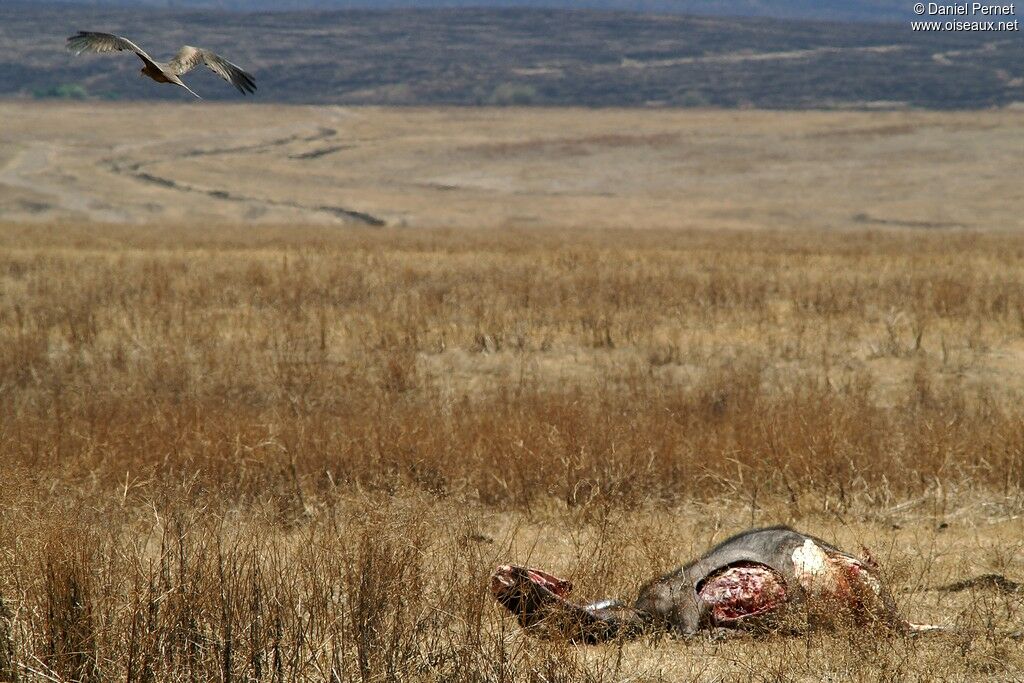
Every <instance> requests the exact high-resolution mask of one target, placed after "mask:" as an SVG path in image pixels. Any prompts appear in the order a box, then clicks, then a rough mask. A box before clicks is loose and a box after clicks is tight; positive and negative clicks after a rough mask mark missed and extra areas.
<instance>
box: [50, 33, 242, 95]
mask: <svg viewBox="0 0 1024 683" xmlns="http://www.w3.org/2000/svg"><path fill="white" fill-rule="evenodd" d="M68 49H69V50H73V51H74V52H75V54H82V53H83V52H119V51H121V50H131V51H132V52H134V53H135V54H137V55H138V56H139V59H141V60H142V63H143V64H145V66H144V67H142V71H141V72H140V74H139V75H141V76H149V77H150V78H152V79H153V80H154V81H156V82H157V83H173V84H174V85H180V86H181V87H182V88H184V89H185V90H188V91H189V92H190V93H192V94H193V95H195V96H196V97H199V95H196V93H195V91H194V90H192V88H190V87H188V86H187V85H185V84H184V83H183V82H182V81H181V78H180V77H181V76H184V75H185V74H187V73H188V72H189V71H191V70H192V69H194V68H196V67H197V66H199V65H200V64H206V66H208V67H209V68H210V71H212V72H213V73H215V74H217V75H218V76H220V77H221V78H223V79H224V80H225V81H227V82H228V83H230V84H231V85H233V86H235V87H236V88H238V92H240V93H242V94H243V95H245V94H246V93H251V92H255V91H256V81H254V80H253V78H252V74H250V73H247V72H246V71H244V70H242V69H241V68H239V67H238V66H236V65H234V64H232V63H231V62H229V61H228V60H226V59H224V58H223V57H221V56H220V55H218V54H215V53H213V52H211V51H209V50H204V49H202V48H199V47H192V46H191V45H185V46H183V47H182V48H181V49H180V50H178V54H176V55H174V58H173V59H172V60H171V61H169V62H167V63H166V64H162V63H160V62H157V61H154V59H153V58H152V57H150V56H149V55H148V54H146V51H145V50H143V49H142V48H141V47H139V46H138V45H136V44H135V43H133V42H132V41H130V40H128V39H127V38H123V37H121V36H116V35H114V34H113V33H94V32H92V31H79V32H78V33H77V34H75V35H73V36H71V37H70V38H68ZM199 99H202V98H201V97H199Z"/></svg>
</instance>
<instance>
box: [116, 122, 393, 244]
mask: <svg viewBox="0 0 1024 683" xmlns="http://www.w3.org/2000/svg"><path fill="white" fill-rule="evenodd" d="M336 135H337V131H336V130H335V129H333V128H328V127H321V128H319V129H318V130H317V132H316V133H313V134H310V135H302V134H299V133H296V134H293V135H289V136H286V137H281V138H274V139H272V140H267V141H265V142H258V143H254V144H251V145H236V146H233V147H214V148H209V149H190V150H188V151H185V152H183V153H181V154H178V155H172V156H169V157H164V158H159V159H153V160H150V161H129V160H127V159H123V158H122V159H105V160H103V161H102V162H101V163H103V165H104V166H106V168H107V169H108V170H109V171H110V172H112V173H114V174H116V175H121V176H124V177H129V178H132V179H134V180H137V181H140V182H144V183H148V184H150V185H156V186H159V187H162V188H165V189H169V190H176V191H178V192H185V193H193V194H201V195H205V196H207V197H211V198H213V199H219V200H223V201H230V202H240V203H256V204H262V205H264V206H273V207H280V208H287V209H298V210H300V211H310V212H319V213H327V214H330V215H332V216H334V217H335V218H339V219H341V220H348V221H354V222H356V223H361V224H363V225H367V226H371V227H383V226H385V225H387V221H385V220H384V219H383V218H380V217H378V216H374V215H373V214H370V213H367V212H365V211H357V210H355V209H349V208H347V207H344V206H334V205H330V204H319V205H309V204H302V203H300V202H293V201H287V200H280V199H269V198H267V197H253V196H249V195H245V194H240V193H237V192H233V191H231V190H226V189H222V188H211V187H204V186H201V185H195V184H191V183H185V182H181V181H178V180H174V179H173V178H168V177H166V176H161V175H157V174H155V173H152V172H151V171H148V170H146V168H147V167H149V166H152V165H154V164H159V163H165V162H168V161H173V160H176V159H191V158H196V157H206V156H217V155H223V154H238V153H246V152H257V153H258V152H263V151H267V150H270V149H274V148H277V147H283V146H285V145H289V144H292V143H295V142H322V141H326V140H330V139H332V138H334V137H335V136H336ZM344 148H345V146H344V145H338V146H336V147H329V148H326V149H324V148H320V149H316V150H313V151H311V152H306V153H304V154H298V155H292V156H290V157H289V158H293V159H313V158H317V157H319V156H324V155H325V154H329V153H332V152H335V151H338V150H340V149H344Z"/></svg>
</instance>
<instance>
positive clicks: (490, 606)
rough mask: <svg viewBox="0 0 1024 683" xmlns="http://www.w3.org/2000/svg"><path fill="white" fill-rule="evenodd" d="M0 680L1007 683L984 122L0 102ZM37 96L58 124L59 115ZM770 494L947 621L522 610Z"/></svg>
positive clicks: (694, 534) (1000, 367)
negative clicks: (656, 627)
mask: <svg viewBox="0 0 1024 683" xmlns="http://www.w3.org/2000/svg"><path fill="white" fill-rule="evenodd" d="M0 120H3V122H4V124H3V126H2V127H0V601H2V605H0V680H9V679H12V678H14V677H18V678H19V679H20V680H27V681H51V683H52V682H53V681H73V680H74V681H77V680H81V681H100V680H104V681H105V680H124V681H129V682H143V681H210V680H219V681H275V682H276V681H349V680H360V681H386V680H398V681H431V682H434V681H470V680H479V681H535V682H538V683H539V682H541V681H561V682H566V683H568V682H575V681H588V682H594V683H604V682H610V681H690V680H693V681H709V682H710V681H733V680H743V681H820V680H831V681H847V680H848V681H861V680H874V681H891V680H922V681H924V680H935V679H946V680H957V681H966V680H972V681H973V680H978V681H991V680H1014V681H1015V680H1021V678H1022V668H1024V655H1022V651H1021V647H1020V643H1019V641H1017V640H1014V639H1013V638H1011V637H1010V636H1011V634H1013V633H1014V632H1018V631H1020V630H1021V629H1022V628H1024V600H1022V597H1024V596H1022V595H1021V594H1019V593H1017V594H1014V593H1005V592H1000V591H997V590H994V589H991V588H984V587H976V588H974V589H972V590H969V591H963V592H955V593H954V592H947V591H941V590H935V589H936V588H938V587H941V586H944V585H947V584H949V583H951V582H955V581H959V580H962V579H966V578H970V577H974V576H977V575H980V574H984V573H997V574H1002V575H1005V576H1007V577H1009V578H1010V579H1013V580H1016V581H1021V580H1024V534H1022V522H1021V520H1022V515H1024V488H1022V484H1024V431H1022V430H1021V424H1022V420H1024V407H1022V406H1021V403H1020V397H1021V395H1022V392H1024V285H1022V281H1021V272H1024V271H1022V266H1024V242H1022V240H1021V237H1020V235H1021V233H1020V228H1022V227H1024V223H1022V221H1024V219H1022V216H1024V197H1022V196H1021V194H1020V193H1019V191H1018V190H1019V188H1018V185H1019V181H1018V180H1017V171H1019V154H1018V153H1017V149H1019V141H1020V138H1021V118H1020V116H1019V115H1017V114H1015V113H1014V112H1012V111H987V112H972V113H952V114H936V113H921V112H908V113H878V114H866V113H813V112H810V113H780V112H757V111H749V112H715V111H695V112H694V111H691V112H636V111H624V110H599V111H586V110H578V109H572V110H560V109H551V110H511V109H505V110H488V109H440V110H428V109H402V110H391V109H345V108H337V107H323V108H314V107H305V108H292V107H269V106H268V107H229V106H210V105H205V104H204V105H203V106H202V107H192V106H189V107H186V106H180V107H173V106H167V107H157V106H152V105H133V106H115V105H98V104H81V105H73V106H45V107H44V106H42V105H33V104H26V103H12V102H7V103H0ZM69 122H74V123H73V125H69ZM775 523H789V524H792V525H794V526H796V527H798V528H800V529H801V530H804V531H807V532H810V533H814V534H816V535H819V536H822V537H824V538H826V539H829V540H832V541H834V542H836V543H838V544H839V545H841V546H842V547H844V548H847V549H849V550H851V551H854V552H859V550H860V548H861V547H862V546H864V547H867V548H868V549H870V550H871V552H872V554H873V555H874V556H875V557H876V558H877V559H878V560H879V562H880V564H881V566H882V570H883V572H884V575H885V577H886V579H887V580H888V581H889V582H890V583H891V585H892V587H893V591H894V594H895V596H896V599H897V601H898V602H899V604H900V607H901V609H902V610H903V612H904V613H905V614H906V615H907V616H908V617H909V618H911V619H914V620H916V621H924V622H933V623H941V624H946V625H949V626H953V627H955V628H956V629H957V632H956V633H955V634H951V635H944V636H936V637H930V638H920V639H917V640H904V639H900V638H892V637H881V636H877V635H874V634H870V633H845V632H844V633H838V634H833V633H820V632H811V633H807V634H804V635H802V636H791V635H790V636H783V635H775V636H768V637H757V638H755V637H749V636H742V635H740V636H737V637H735V638H732V639H728V640H713V639H705V638H699V639H696V640H694V641H691V642H681V641H678V640H673V639H667V638H660V639H658V638H647V639H642V640H640V641H636V642H631V643H615V644H611V645H606V646H601V647H595V648H590V649H587V648H577V647H574V646H570V645H567V644H565V643H557V642H556V643H545V642H539V641H536V640H533V639H532V638H530V637H528V636H527V635H525V634H523V633H521V632H520V631H519V630H518V629H517V627H516V626H515V624H514V622H513V621H512V620H510V619H509V618H507V617H506V616H505V615H504V614H503V613H502V612H501V611H500V610H499V608H498V607H497V606H496V605H495V604H494V603H493V601H492V599H491V598H490V596H489V594H488V590H487V589H488V576H489V574H490V572H491V571H492V570H493V568H494V567H495V565H497V564H499V563H505V562H510V561H511V562H517V563H529V564H534V565H536V566H540V567H543V568H546V569H548V570H550V571H552V572H554V573H556V574H559V575H562V576H566V577H569V578H571V579H573V581H574V582H575V583H576V585H577V592H578V594H579V596H580V597H581V598H593V599H597V598H600V597H606V596H608V597H622V598H623V599H625V600H627V601H629V600H631V599H632V598H633V597H634V596H635V595H636V591H637V588H638V587H639V585H640V584H641V583H642V582H644V581H646V580H647V579H649V578H651V577H653V576H655V575H657V574H660V573H662V572H665V571H667V570H670V569H672V568H674V567H676V566H678V565H680V564H682V563H684V562H685V561H687V560H688V559H690V558H692V557H694V556H695V555H697V554H699V553H700V552H701V551H703V550H704V549H706V548H707V547H709V546H710V545H712V544H714V543H715V542H717V541H719V540H722V539H724V538H725V537H727V536H728V535H729V534H731V533H733V532H735V531H738V530H741V529H744V528H747V527H749V526H752V525H767V524H775Z"/></svg>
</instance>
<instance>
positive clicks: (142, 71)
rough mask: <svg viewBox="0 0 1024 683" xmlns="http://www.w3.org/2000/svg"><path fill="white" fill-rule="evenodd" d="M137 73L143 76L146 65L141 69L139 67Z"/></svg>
mask: <svg viewBox="0 0 1024 683" xmlns="http://www.w3.org/2000/svg"><path fill="white" fill-rule="evenodd" d="M139 75H140V76H145V75H146V67H142V68H141V69H139Z"/></svg>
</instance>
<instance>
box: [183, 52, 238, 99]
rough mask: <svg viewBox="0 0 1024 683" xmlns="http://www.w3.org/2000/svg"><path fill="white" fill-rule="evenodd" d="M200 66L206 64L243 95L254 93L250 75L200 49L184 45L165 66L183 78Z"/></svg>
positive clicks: (212, 53) (221, 58) (217, 56)
mask: <svg viewBox="0 0 1024 683" xmlns="http://www.w3.org/2000/svg"><path fill="white" fill-rule="evenodd" d="M200 64H206V66H208V67H209V68H210V71H212V72H213V73H215V74H217V75H218V76H220V77H221V78H223V79H224V80H225V81H227V82H228V83H230V84H231V85H233V86H235V87H236V88H238V91H239V92H240V93H242V94H243V95H245V94H246V93H251V92H256V81H255V80H253V77H252V74H250V73H248V72H246V71H244V70H242V69H241V68H240V67H238V66H237V65H235V64H232V63H231V62H229V61H228V60H226V59H224V58H223V57H221V56H220V55H218V54H216V53H214V52H210V51H209V50H204V49H202V48H200V47H192V46H191V45H185V46H184V47H182V48H181V49H180V50H178V54H176V55H174V59H172V60H171V61H170V62H168V64H167V66H168V68H169V69H170V70H171V71H173V72H174V73H175V74H177V75H178V76H183V75H184V74H187V73H188V72H189V71H191V70H192V69H194V68H196V67H197V66H199V65H200Z"/></svg>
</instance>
